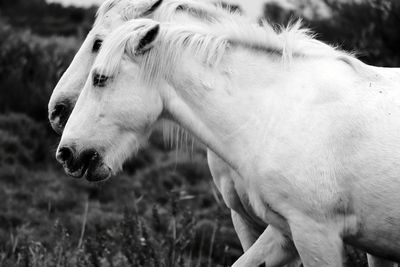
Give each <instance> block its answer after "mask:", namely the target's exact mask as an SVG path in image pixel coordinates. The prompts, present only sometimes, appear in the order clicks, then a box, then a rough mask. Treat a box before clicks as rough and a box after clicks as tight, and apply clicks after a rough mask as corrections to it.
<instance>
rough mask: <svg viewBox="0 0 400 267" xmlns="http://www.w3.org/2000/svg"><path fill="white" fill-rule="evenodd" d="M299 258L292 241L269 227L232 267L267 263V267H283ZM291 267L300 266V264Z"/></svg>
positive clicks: (251, 266) (250, 266)
mask: <svg viewBox="0 0 400 267" xmlns="http://www.w3.org/2000/svg"><path fill="white" fill-rule="evenodd" d="M297 257H298V255H297V252H296V248H295V247H294V245H293V243H292V242H291V240H289V239H288V238H287V237H285V236H283V235H282V234H281V232H279V231H278V230H277V229H276V228H275V227H273V226H271V225H269V226H268V227H267V228H266V229H265V230H264V232H263V233H262V234H261V235H260V237H259V238H258V239H257V240H256V242H254V244H253V245H252V246H251V247H250V248H249V249H248V250H247V251H246V252H245V253H244V254H243V255H242V256H241V257H240V258H239V259H238V260H237V261H236V262H235V263H234V264H233V265H232V267H245V266H249V267H253V266H258V265H260V264H262V263H265V266H266V267H270V266H282V265H285V264H288V263H291V262H293V261H294V260H297ZM288 266H289V265H288ZM290 266H299V263H297V262H296V263H294V265H290Z"/></svg>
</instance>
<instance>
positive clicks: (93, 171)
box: [64, 153, 112, 182]
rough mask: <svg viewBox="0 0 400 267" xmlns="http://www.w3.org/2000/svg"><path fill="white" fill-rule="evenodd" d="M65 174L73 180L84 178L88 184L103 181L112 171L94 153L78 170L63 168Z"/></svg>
mask: <svg viewBox="0 0 400 267" xmlns="http://www.w3.org/2000/svg"><path fill="white" fill-rule="evenodd" d="M64 170H65V172H66V173H67V174H68V175H69V176H72V177H74V178H82V177H83V176H85V178H86V180H87V181H89V182H101V181H105V180H107V179H108V178H110V177H111V175H112V170H111V168H110V167H108V166H107V165H106V164H105V163H104V162H103V160H102V159H101V157H100V156H99V155H98V154H97V153H96V154H95V155H93V156H92V157H91V158H90V159H89V160H86V161H85V162H84V163H83V164H82V165H81V166H80V167H79V168H77V169H70V168H68V167H67V166H64Z"/></svg>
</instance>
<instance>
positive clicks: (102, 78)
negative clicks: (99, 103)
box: [93, 73, 108, 87]
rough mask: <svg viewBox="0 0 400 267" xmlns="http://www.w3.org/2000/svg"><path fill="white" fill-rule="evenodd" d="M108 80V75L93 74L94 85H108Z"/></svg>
mask: <svg viewBox="0 0 400 267" xmlns="http://www.w3.org/2000/svg"><path fill="white" fill-rule="evenodd" d="M107 80H108V76H106V75H101V74H98V73H95V74H93V86H97V87H104V86H106V82H107Z"/></svg>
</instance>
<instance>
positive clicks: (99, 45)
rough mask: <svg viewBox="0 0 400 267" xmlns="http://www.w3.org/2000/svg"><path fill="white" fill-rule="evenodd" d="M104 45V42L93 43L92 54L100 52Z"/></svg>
mask: <svg viewBox="0 0 400 267" xmlns="http://www.w3.org/2000/svg"><path fill="white" fill-rule="evenodd" d="M102 43H103V41H102V40H99V39H97V40H96V41H94V43H93V48H92V52H97V51H99V49H100V47H101V44H102Z"/></svg>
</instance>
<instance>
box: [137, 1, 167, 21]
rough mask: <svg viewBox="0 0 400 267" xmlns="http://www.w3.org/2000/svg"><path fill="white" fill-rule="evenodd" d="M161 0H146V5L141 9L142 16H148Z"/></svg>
mask: <svg viewBox="0 0 400 267" xmlns="http://www.w3.org/2000/svg"><path fill="white" fill-rule="evenodd" d="M162 1H163V0H151V1H148V4H149V5H148V6H147V7H146V8H144V9H143V11H142V12H143V13H142V14H141V16H142V17H145V16H148V15H150V14H151V13H153V12H154V11H155V10H156V9H157V8H158V7H159V6H160V5H161V3H162Z"/></svg>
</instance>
